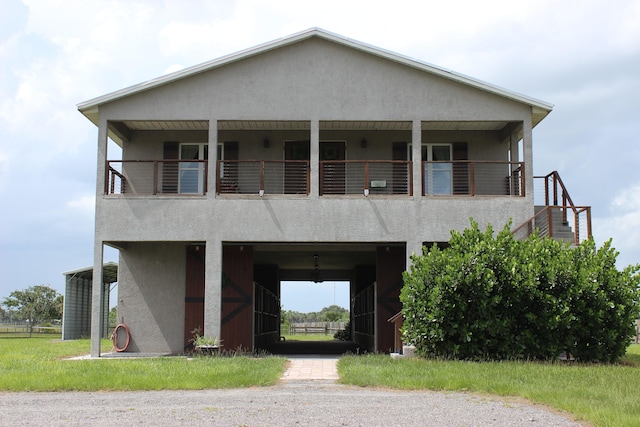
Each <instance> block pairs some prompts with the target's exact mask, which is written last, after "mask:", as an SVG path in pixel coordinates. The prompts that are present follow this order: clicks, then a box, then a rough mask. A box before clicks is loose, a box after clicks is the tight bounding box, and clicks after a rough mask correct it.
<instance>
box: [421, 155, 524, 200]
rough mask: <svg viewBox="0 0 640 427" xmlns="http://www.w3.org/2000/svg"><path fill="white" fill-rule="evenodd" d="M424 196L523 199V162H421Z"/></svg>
mask: <svg viewBox="0 0 640 427" xmlns="http://www.w3.org/2000/svg"><path fill="white" fill-rule="evenodd" d="M422 184H423V185H422V195H423V196H444V195H469V196H479V195H489V196H524V195H525V192H524V188H525V187H524V163H523V162H496V161H477V160H456V161H428V162H422Z"/></svg>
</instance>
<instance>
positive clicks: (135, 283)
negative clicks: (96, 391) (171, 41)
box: [78, 29, 552, 356]
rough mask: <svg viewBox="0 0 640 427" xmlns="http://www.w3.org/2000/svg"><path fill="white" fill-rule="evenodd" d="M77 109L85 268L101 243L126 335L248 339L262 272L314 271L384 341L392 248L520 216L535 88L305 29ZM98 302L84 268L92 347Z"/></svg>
mask: <svg viewBox="0 0 640 427" xmlns="http://www.w3.org/2000/svg"><path fill="white" fill-rule="evenodd" d="M78 109H79V110H80V111H81V112H82V114H84V115H85V116H86V117H87V118H88V119H89V120H91V121H92V122H93V123H94V124H95V125H96V126H97V127H98V144H97V146H98V162H97V188H96V196H97V197H96V230H95V247H94V250H95V256H94V272H93V277H102V268H103V251H104V247H105V245H108V246H111V247H114V248H117V249H118V250H119V273H118V286H119V290H118V301H117V305H118V320H119V322H123V323H125V324H126V325H127V327H128V329H129V331H130V336H131V341H130V345H129V347H128V349H127V351H130V352H140V353H162V354H177V353H181V352H182V351H183V349H184V348H185V345H186V344H187V343H188V340H189V339H190V338H191V331H192V330H194V329H195V328H197V327H200V328H201V330H203V332H204V333H205V334H206V335H209V336H216V337H219V338H221V339H222V340H223V344H224V346H225V348H226V349H236V348H239V347H241V348H243V349H249V350H251V349H256V348H264V347H265V346H267V345H268V344H270V343H273V342H275V341H277V340H278V338H279V336H280V331H279V323H280V322H279V315H280V303H279V295H280V282H281V281H307V282H309V281H323V280H332V281H334V280H335V281H338V280H339V281H348V282H349V283H350V295H351V307H350V310H351V319H352V326H353V339H354V341H356V342H357V343H358V344H360V345H361V346H362V347H364V348H367V349H371V350H377V351H382V352H384V351H389V350H390V349H392V347H393V344H394V343H393V337H394V330H393V325H392V324H391V323H389V322H388V321H387V320H388V319H389V318H390V317H391V316H393V315H394V314H396V313H397V312H398V311H399V310H400V309H401V305H400V302H399V299H398V296H399V292H400V288H401V286H402V277H401V275H402V272H403V271H405V269H407V268H408V265H409V262H410V256H411V254H412V253H420V252H421V250H422V247H423V245H431V244H433V243H434V242H442V243H445V242H447V241H448V239H449V237H450V231H451V230H452V229H455V230H462V229H464V228H466V227H467V226H468V225H469V219H470V218H473V219H474V220H475V221H477V222H478V223H479V224H480V225H481V226H485V225H486V224H488V223H491V224H493V225H494V226H495V227H497V228H501V227H502V226H504V225H505V224H506V223H507V221H509V220H510V219H511V220H512V221H513V224H514V226H516V225H519V224H522V223H524V222H525V221H527V220H529V219H530V218H532V217H533V216H534V213H535V212H534V200H533V178H534V177H533V174H532V171H533V167H532V160H533V153H532V151H533V141H532V129H533V128H534V127H535V126H536V125H537V124H538V123H540V121H541V120H543V119H544V118H545V117H546V116H547V114H549V112H550V111H551V110H552V105H551V104H548V103H546V102H543V101H540V100H537V99H533V98H530V97H527V96H524V95H520V94H516V93H512V92H510V91H507V90H505V89H502V88H499V87H496V86H493V85H490V84H487V83H484V82H481V81H478V80H475V79H473V78H470V77H467V76H463V75H460V74H457V73H455V72H452V71H449V70H445V69H442V68H438V67H436V66H433V65H430V64H426V63H424V62H420V61H417V60H414V59H411V58H407V57H405V56H402V55H398V54H395V53H392V52H389V51H386V50H383V49H380V48H377V47H374V46H370V45H367V44H363V43H360V42H357V41H354V40H351V39H348V38H345V37H342V36H339V35H336V34H332V33H329V32H326V31H324V30H321V29H310V30H307V31H303V32H300V33H298V34H294V35H292V36H290V37H286V38H282V39H279V40H276V41H273V42H270V43H266V44H263V45H260V46H257V47H253V48H250V49H247V50H244V51H241V52H238V53H234V54H230V55H228V56H225V57H222V58H219V59H215V60H213V61H210V62H207V63H203V64H200V65H197V66H194V67H191V68H187V69H184V70H182V71H179V72H176V73H173V74H169V75H166V76H163V77H160V78H157V79H155V80H150V81H147V82H144V83H141V84H139V85H135V86H132V87H128V88H125V89H122V90H119V91H117V92H113V93H110V94H107V95H104V96H100V97H98V98H95V99H92V100H89V101H86V102H83V103H81V104H79V106H78ZM109 140H112V141H113V142H115V143H116V144H117V146H119V147H120V150H118V151H120V152H117V153H110V152H108V151H107V149H108V147H109V146H110V145H111V144H110V143H109ZM113 146H115V144H113ZM104 303H105V297H104V293H103V292H101V291H100V287H99V286H96V287H95V289H94V292H93V299H92V304H93V318H92V322H93V323H92V347H91V353H92V355H93V356H99V354H100V341H99V337H100V331H101V329H100V328H101V315H100V313H101V312H102V311H101V306H103V305H104Z"/></svg>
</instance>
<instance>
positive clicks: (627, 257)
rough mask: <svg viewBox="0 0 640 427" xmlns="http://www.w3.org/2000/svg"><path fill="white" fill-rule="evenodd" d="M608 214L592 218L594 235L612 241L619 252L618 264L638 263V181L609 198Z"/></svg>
mask: <svg viewBox="0 0 640 427" xmlns="http://www.w3.org/2000/svg"><path fill="white" fill-rule="evenodd" d="M609 209H610V212H609V215H608V216H606V217H598V218H594V220H593V225H594V227H593V228H594V235H595V237H596V239H597V241H599V242H600V243H602V242H604V241H605V240H608V239H609V238H611V239H612V241H613V246H614V247H615V248H616V250H618V251H619V252H620V255H619V257H618V266H619V267H625V266H627V265H629V264H639V263H640V182H638V183H636V184H635V185H632V186H630V187H627V188H624V189H622V190H620V191H619V192H618V193H617V194H616V195H615V196H614V197H613V199H612V200H611V203H610V205H609Z"/></svg>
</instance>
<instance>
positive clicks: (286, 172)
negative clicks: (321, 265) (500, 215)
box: [105, 160, 525, 196]
mask: <svg viewBox="0 0 640 427" xmlns="http://www.w3.org/2000/svg"><path fill="white" fill-rule="evenodd" d="M207 164H208V163H207V161H205V160H110V161H108V162H107V170H106V180H105V193H106V194H130V195H160V194H185V195H202V194H206V192H207V172H208V171H207V169H208V166H207ZM411 165H412V163H411V162H410V161H404V160H342V161H321V162H320V170H319V178H320V181H319V185H320V188H319V194H320V195H365V196H368V195H405V196H411V195H413V169H412V166H411ZM523 169H524V164H523V163H521V162H512V163H510V162H491V161H471V160H465V161H450V162H440V161H438V162H436V161H434V162H422V183H423V189H422V195H424V196H438V195H470V196H476V195H508V196H524V195H525V194H524V172H523ZM309 170H310V164H309V161H307V160H220V161H218V162H217V173H218V179H217V183H216V192H217V193H218V194H256V195H258V194H259V195H264V194H301V195H308V194H309V193H310V174H309Z"/></svg>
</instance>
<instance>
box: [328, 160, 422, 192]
mask: <svg viewBox="0 0 640 427" xmlns="http://www.w3.org/2000/svg"><path fill="white" fill-rule="evenodd" d="M412 177H413V174H412V169H411V162H408V161H404V160H343V161H321V162H320V195H328V194H364V195H365V196H368V195H369V194H372V195H374V194H384V195H394V194H395V195H408V196H410V195H412V194H413V178H412Z"/></svg>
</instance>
